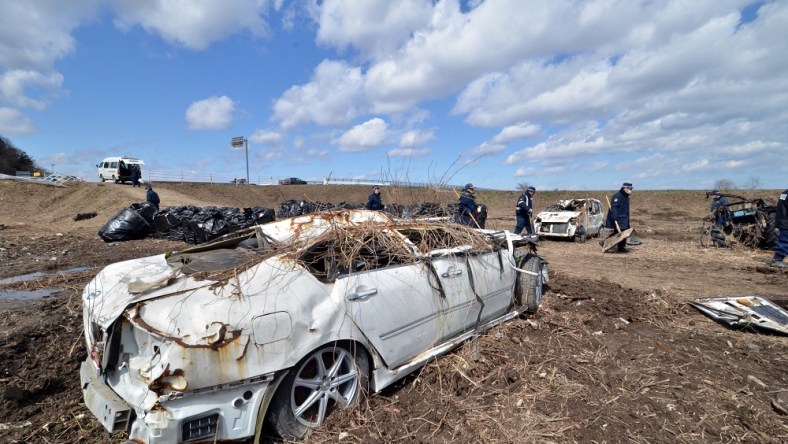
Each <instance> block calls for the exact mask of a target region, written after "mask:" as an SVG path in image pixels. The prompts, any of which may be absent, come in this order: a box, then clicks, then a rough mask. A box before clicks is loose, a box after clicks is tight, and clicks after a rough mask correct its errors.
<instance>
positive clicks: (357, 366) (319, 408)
mask: <svg viewBox="0 0 788 444" xmlns="http://www.w3.org/2000/svg"><path fill="white" fill-rule="evenodd" d="M368 387H369V358H368V357H367V354H366V352H365V351H364V350H361V349H358V348H357V347H355V346H354V345H348V344H334V345H329V346H326V347H323V348H321V349H319V350H317V351H315V352H312V353H311V354H310V355H308V356H307V357H306V358H304V359H302V360H301V361H300V362H299V363H298V364H296V366H295V367H293V368H292V369H290V371H289V372H288V374H287V376H286V377H285V379H284V380H283V381H282V384H281V385H280V386H279V388H278V389H277V392H276V394H275V395H274V399H273V400H272V401H271V406H270V408H269V409H268V413H267V415H266V416H267V421H268V423H269V425H270V426H271V427H272V429H273V431H274V432H276V434H277V435H279V436H280V437H282V438H284V439H289V440H296V439H303V438H304V437H305V436H306V435H307V433H308V432H309V431H310V430H311V429H316V428H318V427H319V426H320V425H321V424H322V423H323V421H324V420H325V419H326V417H327V416H328V415H329V413H331V411H332V410H333V409H334V408H335V407H337V406H339V407H342V408H348V407H351V406H354V405H356V404H358V402H359V400H360V399H362V398H363V396H364V395H365V393H366V392H367V390H368Z"/></svg>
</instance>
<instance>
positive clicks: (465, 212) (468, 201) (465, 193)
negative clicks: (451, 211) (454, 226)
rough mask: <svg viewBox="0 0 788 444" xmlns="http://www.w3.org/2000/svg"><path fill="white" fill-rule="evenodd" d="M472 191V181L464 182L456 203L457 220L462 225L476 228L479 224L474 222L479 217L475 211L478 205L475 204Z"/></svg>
mask: <svg viewBox="0 0 788 444" xmlns="http://www.w3.org/2000/svg"><path fill="white" fill-rule="evenodd" d="M473 191H474V188H473V184H472V183H468V184H465V188H464V189H463V190H462V194H461V195H460V200H459V202H458V203H457V221H458V222H459V223H461V224H462V225H467V226H469V227H474V228H476V227H478V226H479V225H478V223H477V222H476V221H477V220H478V218H479V213H478V212H477V208H478V206H477V205H476V196H474V195H473Z"/></svg>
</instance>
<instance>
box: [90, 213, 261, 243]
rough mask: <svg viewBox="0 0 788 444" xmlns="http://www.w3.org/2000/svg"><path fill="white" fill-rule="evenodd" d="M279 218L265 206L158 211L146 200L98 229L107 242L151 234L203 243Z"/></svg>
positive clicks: (140, 237)
mask: <svg viewBox="0 0 788 444" xmlns="http://www.w3.org/2000/svg"><path fill="white" fill-rule="evenodd" d="M275 219H276V215H275V213H274V210H273V209H271V208H265V207H259V206H257V207H253V208H244V209H240V208H231V207H195V206H192V205H188V206H176V207H167V208H164V209H162V210H159V211H156V208H155V207H153V206H152V205H149V204H147V203H144V204H137V203H135V204H132V205H131V206H129V207H128V208H124V209H123V210H120V211H119V212H118V213H117V214H115V215H114V216H113V217H112V218H111V219H110V220H109V221H108V222H107V223H106V224H104V226H103V227H101V229H100V230H99V236H100V237H101V238H102V239H104V241H105V242H116V241H126V240H136V239H144V238H146V237H148V236H150V237H154V238H159V239H169V240H173V241H181V242H186V243H189V244H201V243H204V242H208V241H211V240H214V239H216V238H217V237H219V236H222V235H225V234H228V233H232V232H234V231H238V230H240V229H242V228H247V227H251V226H254V225H259V224H265V223H268V222H272V221H274V220H275Z"/></svg>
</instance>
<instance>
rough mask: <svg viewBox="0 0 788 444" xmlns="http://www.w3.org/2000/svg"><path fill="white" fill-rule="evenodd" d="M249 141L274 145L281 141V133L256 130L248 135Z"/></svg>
mask: <svg viewBox="0 0 788 444" xmlns="http://www.w3.org/2000/svg"><path fill="white" fill-rule="evenodd" d="M249 142H251V143H259V144H262V145H275V144H278V143H280V142H282V135H281V134H280V133H278V132H276V131H270V130H257V131H255V132H254V134H252V135H251V136H249Z"/></svg>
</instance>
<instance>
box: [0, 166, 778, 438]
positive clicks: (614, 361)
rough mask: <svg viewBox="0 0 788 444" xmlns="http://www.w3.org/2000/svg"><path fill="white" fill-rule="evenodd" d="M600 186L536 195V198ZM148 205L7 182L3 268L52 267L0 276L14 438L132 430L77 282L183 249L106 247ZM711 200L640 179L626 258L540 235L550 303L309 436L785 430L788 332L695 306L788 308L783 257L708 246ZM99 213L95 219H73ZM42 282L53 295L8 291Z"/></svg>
mask: <svg viewBox="0 0 788 444" xmlns="http://www.w3.org/2000/svg"><path fill="white" fill-rule="evenodd" d="M156 190H157V191H158V192H159V194H160V196H161V199H162V205H163V206H169V205H186V204H192V205H198V206H206V205H215V206H238V207H250V206H255V205H262V206H267V207H271V208H278V204H279V202H281V201H283V200H286V199H310V200H315V201H321V202H332V203H339V202H341V201H346V202H352V203H363V202H365V201H366V196H367V194H368V193H369V191H370V190H369V189H368V188H366V187H339V186H301V185H296V186H274V187H258V186H234V185H204V184H203V185H193V184H191V185H190V184H160V185H157V186H156ZM614 191H615V190H611V191H610V192H608V194H612V193H613V192H614ZM382 194H383V199H384V203H400V204H411V203H415V202H424V201H431V202H439V203H442V204H446V203H449V202H454V201H455V200H456V196H455V195H454V193H453V192H451V191H437V190H423V189H398V190H391V189H384V190H383V193H382ZM477 194H478V195H479V196H478V201H479V202H481V203H485V204H487V205H488V207H489V209H490V217H489V219H488V228H499V229H510V230H511V229H513V225H514V216H513V214H512V213H513V207H514V201H515V200H516V197H517V194H516V193H514V192H511V193H505V192H493V191H480V192H479V193H477ZM740 194H745V195H748V194H751V195H752V196H751V197H776V196H777V195H778V192H776V191H766V192H757V193H746V192H742V193H740ZM603 195H604V194H603V193H602V192H596V193H595V192H589V193H583V192H581V193H569V192H540V193H537V195H536V198H535V206H536V211H538V210H539V209H541V208H543V207H545V206H547V205H548V204H551V203H553V202H554V201H556V200H557V199H561V198H568V197H586V196H587V197H596V198H600V199H603ZM137 201H144V190H142V189H139V188H131V187H130V186H128V185H125V186H124V185H115V184H95V183H93V184H78V185H75V186H69V187H65V188H56V187H49V186H45V185H38V184H27V183H18V182H11V181H0V224H1V225H2V227H3V228H1V229H0V263H1V264H2V267H0V279H4V278H9V277H13V276H19V275H24V274H28V273H33V272H46V273H50V274H47V275H46V276H43V277H40V278H37V279H32V280H28V281H24V282H5V283H3V284H0V292H2V293H0V295H3V296H0V338H2V341H0V393H2V398H1V399H0V442H10V443H28V442H46V443H75V442H96V443H119V442H123V440H124V439H123V437H122V436H114V437H107V436H106V435H105V433H104V432H103V429H102V428H101V426H100V425H99V424H98V422H97V421H96V420H94V419H93V418H92V415H91V414H90V412H88V410H87V409H86V408H85V407H84V405H83V404H82V396H81V391H80V388H79V373H78V372H79V363H80V362H81V361H82V360H84V359H85V356H86V351H85V349H84V338H83V337H82V334H81V332H82V318H81V301H80V294H81V289H82V287H84V285H85V284H86V283H87V282H88V280H89V279H90V278H91V277H92V276H93V275H94V274H95V273H96V272H97V271H98V270H97V269H96V267H102V266H104V265H107V264H109V263H112V262H116V261H121V260H125V259H130V258H135V257H139V256H143V255H151V254H157V253H162V252H165V251H171V250H177V249H181V248H184V247H185V246H186V244H182V243H178V242H171V241H164V240H154V239H146V240H141V241H131V242H122V243H111V244H106V243H104V242H103V241H102V240H101V239H100V238H99V237H98V235H97V231H98V229H99V227H101V226H102V225H103V224H104V223H105V222H107V220H109V219H110V218H111V217H112V216H113V215H114V214H115V213H116V212H117V211H118V210H120V209H122V208H124V207H126V206H128V205H129V204H131V203H132V202H137ZM603 201H604V200H603ZM708 205H709V202H708V201H707V200H705V199H704V196H703V193H702V192H700V191H638V190H635V192H634V193H633V195H632V216H633V226H634V227H635V228H636V229H637V230H638V236H639V237H640V238H641V239H642V240H643V245H640V246H637V247H633V248H631V250H632V251H631V252H629V253H626V254H603V253H601V252H600V248H599V245H598V244H597V242H596V241H595V240H591V241H589V242H587V243H585V244H578V243H572V242H551V241H543V242H542V243H541V245H540V250H539V252H540V254H542V255H543V256H544V257H545V258H546V260H547V261H549V263H550V272H551V279H552V280H551V282H550V291H549V292H548V293H547V294H546V296H545V299H544V301H543V305H542V308H541V309H540V311H539V312H538V313H537V314H536V315H534V316H531V317H529V318H526V319H516V320H514V321H512V322H509V323H507V324H505V325H502V326H500V327H499V328H495V329H492V330H490V331H489V332H487V333H485V334H484V335H482V336H480V337H479V338H478V339H477V340H475V341H472V342H468V343H466V344H465V345H464V346H463V347H461V348H460V349H458V350H456V351H455V352H452V353H450V354H449V355H446V356H444V357H442V358H440V359H438V360H436V361H434V362H432V363H430V364H429V365H427V366H426V367H425V368H423V369H422V370H421V371H419V372H417V373H416V374H414V375H412V376H410V377H408V378H405V379H404V380H402V381H400V382H398V383H397V384H395V386H394V387H392V388H389V389H387V390H386V391H384V392H383V393H380V394H377V395H375V396H372V397H370V398H368V399H367V401H366V403H365V405H364V406H363V407H362V408H360V409H357V410H353V411H343V412H337V413H338V414H335V415H333V416H332V417H331V418H330V419H329V422H328V424H327V425H326V427H324V428H323V429H321V430H320V431H318V432H316V433H314V434H313V435H312V436H310V438H309V439H308V442H313V443H323V442H417V443H418V442H448V441H451V442H484V443H497V442H561V443H571V442H594V443H602V442H635V443H657V442H659V443H662V442H664V443H676V442H682V443H683V442H687V443H689V442H693V443H694V442H759V443H761V442H762V443H772V442H773V443H781V442H782V443H784V442H788V411H786V409H788V372H786V371H785V369H786V368H788V367H787V366H788V337H784V336H776V335H770V334H762V333H756V332H752V331H736V330H731V329H728V328H726V327H724V326H722V325H718V324H716V323H714V322H713V321H711V320H710V319H708V318H707V317H705V316H703V315H701V314H700V313H699V312H697V311H696V310H695V309H694V308H692V307H691V306H689V305H688V304H687V301H688V300H690V299H693V298H697V297H707V296H736V295H760V296H764V297H767V298H769V299H771V300H772V301H774V302H776V303H778V304H780V305H782V306H783V307H785V306H788V274H786V273H785V272H784V271H782V272H781V271H778V270H777V269H775V268H771V267H768V266H767V265H766V264H765V261H766V260H767V259H768V258H769V257H770V255H771V252H766V251H754V250H746V249H740V248H733V249H725V250H719V249H709V250H706V249H703V248H701V247H700V244H699V235H698V230H699V227H700V220H701V217H702V216H703V215H704V214H705V212H706V210H707V208H708ZM86 212H97V213H98V216H97V217H95V218H93V219H88V220H82V221H78V222H77V221H73V220H72V218H73V216H75V215H76V214H77V213H86ZM83 267H84V268H83ZM74 269H77V271H73V272H72V271H68V272H64V271H66V270H74ZM40 289H51V290H49V291H51V292H52V295H50V296H47V297H39V298H30V297H9V294H10V295H11V296H13V295H16V296H25V295H27V293H13V292H24V291H29V290H40ZM9 292H10V293H9Z"/></svg>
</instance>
